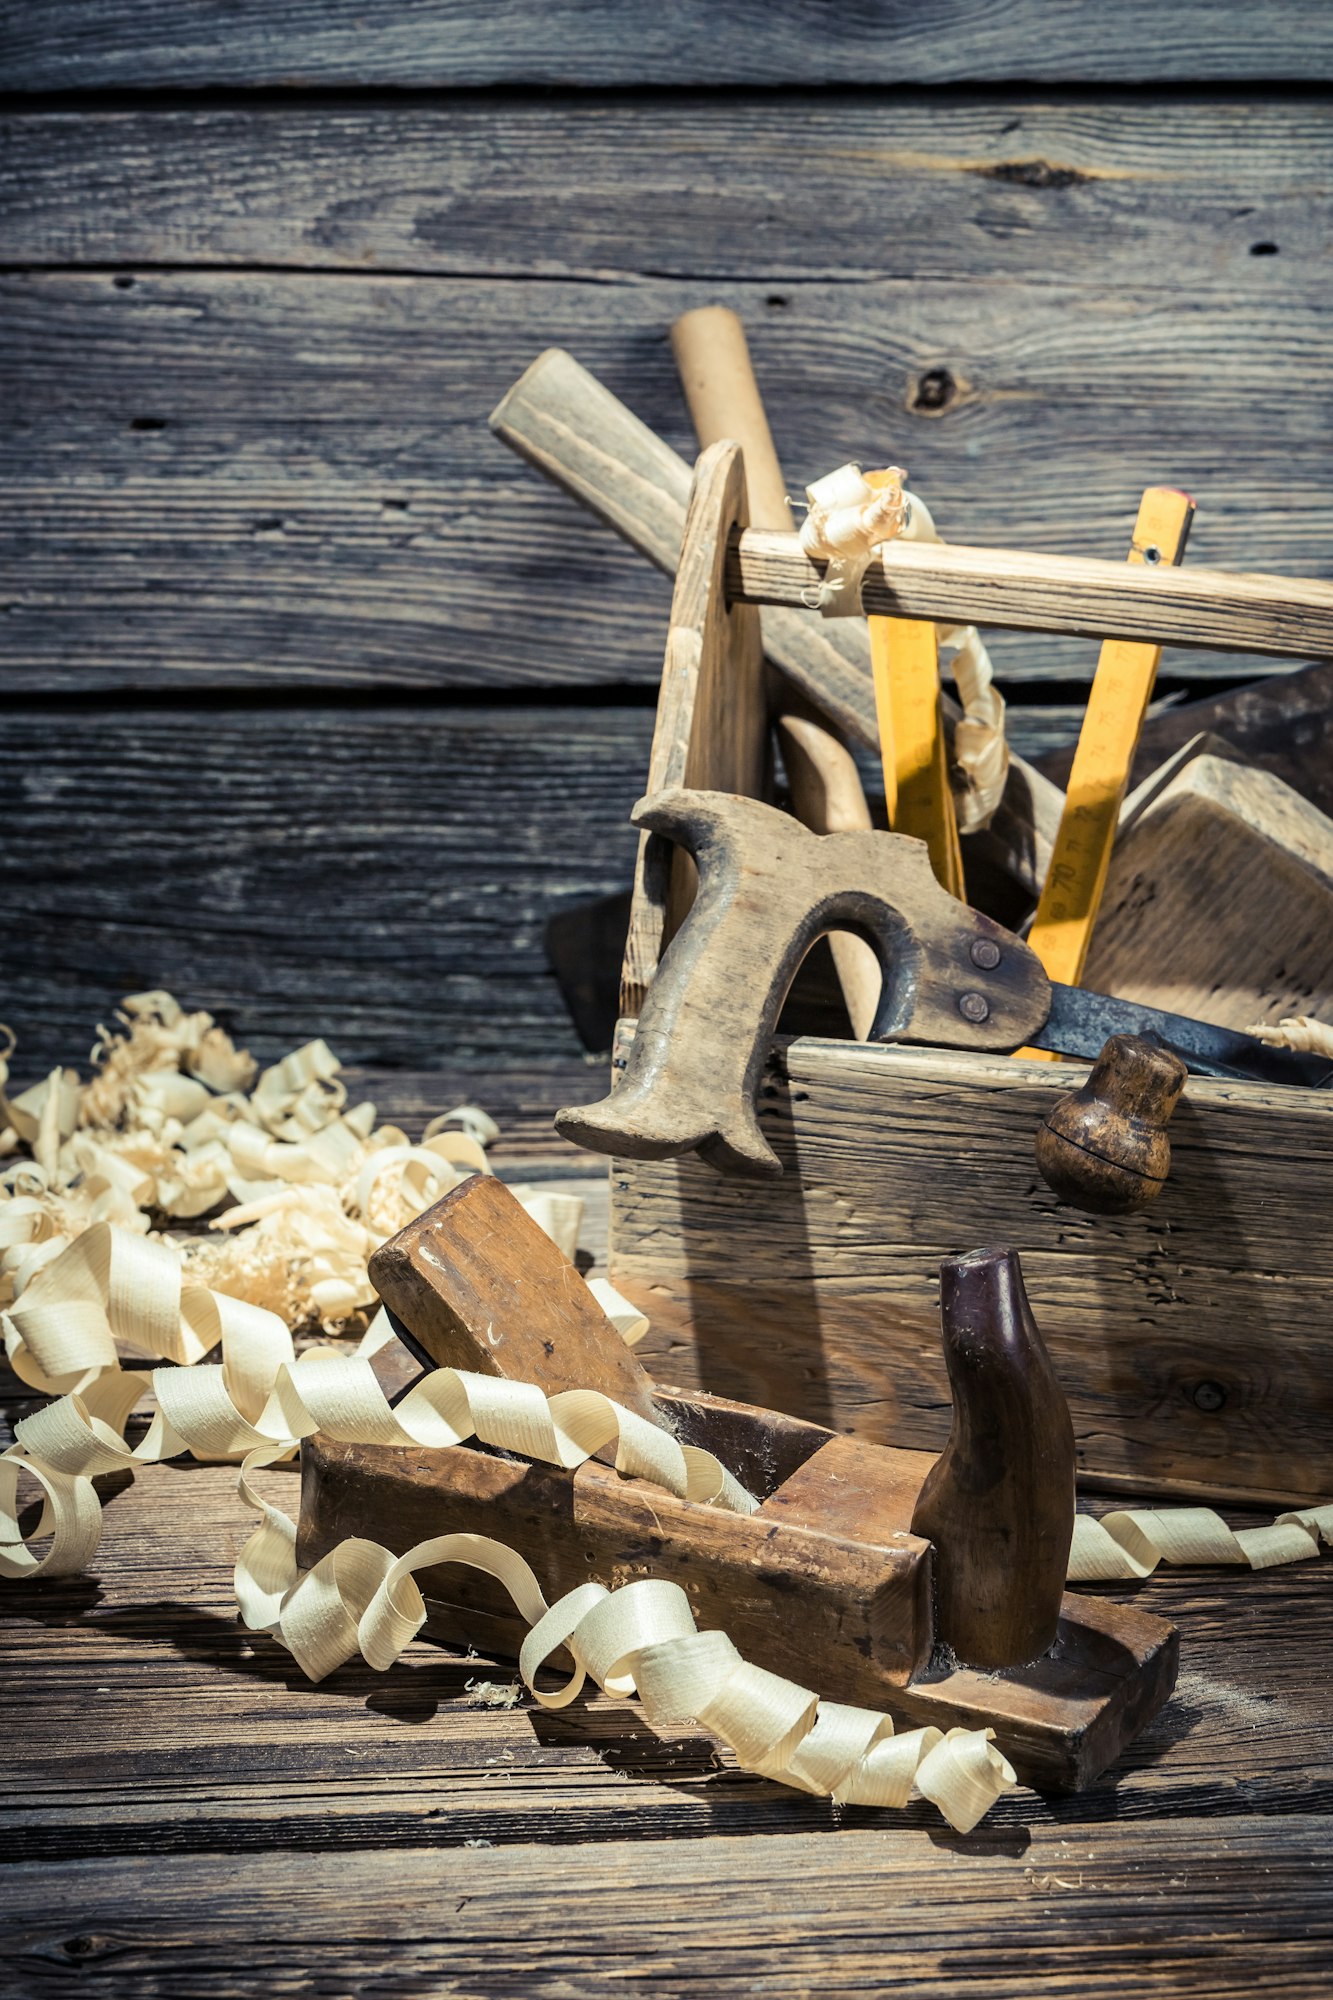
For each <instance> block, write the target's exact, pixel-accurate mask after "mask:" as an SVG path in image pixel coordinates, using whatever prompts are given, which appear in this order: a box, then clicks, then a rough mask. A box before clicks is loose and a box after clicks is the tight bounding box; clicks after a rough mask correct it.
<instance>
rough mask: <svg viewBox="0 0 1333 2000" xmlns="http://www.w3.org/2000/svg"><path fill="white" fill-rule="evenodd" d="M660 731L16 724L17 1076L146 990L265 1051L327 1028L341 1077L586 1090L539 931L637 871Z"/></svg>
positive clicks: (444, 716) (592, 725) (148, 721)
mask: <svg viewBox="0 0 1333 2000" xmlns="http://www.w3.org/2000/svg"><path fill="white" fill-rule="evenodd" d="M651 729H652V715H651V713H650V712H649V711H647V710H634V709H624V708H614V709H604V710H600V711H598V712H596V713H591V712H585V711H582V710H578V709H575V710H558V709H557V710H552V709H544V708H542V707H541V706H540V705H538V706H534V707H532V708H527V709H522V708H509V709H504V710H497V709H472V710H461V711H453V712H450V711H447V710H446V711H441V710H432V709H413V708H407V709H393V708H390V709H388V710H385V711H376V710H372V709H367V710H359V709H347V710H330V709H327V708H323V709H313V708H312V709H307V708H293V709H283V708H258V707H249V708H244V709H235V710H212V711H195V712H191V711H189V710H184V711H173V710H170V709H163V710H153V709H137V710H136V709H133V708H131V709H128V710H115V709H111V710H101V711H98V710H97V709H95V708H94V709H90V710H86V711H84V712H82V713H75V712H73V711H72V710H61V711H54V712H53V711H50V710H48V711H40V710H39V711H32V712H27V713H20V712H15V711H14V710H11V711H10V712H9V713H8V714H7V715H6V717H5V723H4V740H5V753H6V761H7V768H8V772H9V779H8V784H9V800H10V806H11V811H10V813H9V815H8V821H7V826H6V832H5V839H4V843H3V854H2V855H0V908H3V910H4V913H5V921H6V925H7V927H8V934H9V935H10V937H11V940H12V939H16V938H20V937H21V938H22V941H23V942H22V948H21V950H14V949H12V948H11V949H10V951H9V952H8V955H7V963H6V966H5V972H4V978H3V982H0V983H2V984H3V989H4V990H3V1004H2V1005H0V1019H5V1020H8V1021H9V1023H10V1025H11V1026H12V1027H13V1028H14V1029H15V1030H16V1031H17V1032H18V1034H19V1038H20V1039H19V1050H18V1055H17V1057H16V1058H15V1067H14V1076H15V1079H16V1080H17V1079H19V1078H22V1079H23V1080H24V1081H28V1080H35V1079H36V1078H37V1077H38V1076H40V1075H42V1074H44V1073H45V1069H46V1068H48V1067H49V1066H50V1064H51V1063H53V1062H75V1063H77V1062H80V1061H81V1060H83V1059H85V1058H86V1056H87V1052H88V1049H89V1047H90V1046H91V1042H92V1038H93V1031H94V1029H95V1027H96V1024H97V1022H98V1021H99V1020H103V1019H106V1018H107V1017H108V1016H109V1014H110V1012H111V1009H112V1008H113V1007H114V1006H115V1005H116V1003H117V1002H118V1001H119V999H120V998H121V997H122V996H123V995H124V994H126V993H134V992H140V991H142V990H143V989H144V988H145V987H156V986H166V987H169V988H171V989H173V990H175V991H177V992H178V993H179V994H180V995H181V997H182V998H183V999H187V1000H188V1001H189V1003H190V1004H191V1005H192V1006H202V1007H207V1008H209V1009H210V1011H212V1012H214V1013H217V1014H219V1015H220V1016H221V1017H223V1018H224V1019H225V1020H226V1021H228V1022H229V1023H230V1024H231V1026H232V1027H234V1029H235V1030H236V1033H237V1034H238V1036H239V1037H240V1038H241V1039H242V1040H246V1041H249V1042H250V1043H251V1044H252V1046H253V1047H254V1049H255V1051H256V1053H257V1054H260V1055H262V1056H265V1057H268V1058H270V1059H271V1058H272V1057H274V1056H277V1055H280V1054H282V1053H283V1052H284V1051H285V1050H286V1049H288V1048H291V1047H293V1046H295V1045H296V1044H297V1043H298V1042H302V1041H306V1040H308V1039H309V1038H310V1036H312V1035H316V1034H322V1035H324V1036H325V1037H326V1039H327V1040H328V1041H329V1042H330V1044H331V1045H332V1046H333V1048H334V1049H335V1050H336V1051H337V1052H338V1053H339V1054H340V1055H341V1056H343V1058H344V1059H345V1060H347V1061H349V1062H360V1063H362V1064H364V1063H367V1062H370V1063H378V1064H380V1065H389V1064H392V1063H407V1064H413V1063H415V1064H417V1065H418V1066H425V1065H427V1064H436V1063H438V1064H439V1065H441V1066H442V1068H444V1069H445V1070H446V1071H448V1072H451V1073H452V1076H453V1077H454V1078H455V1079H457V1080H458V1083H457V1086H456V1087H457V1088H458V1089H459V1091H460V1092H461V1094H468V1091H469V1087H468V1085H467V1084H466V1081H465V1078H466V1075H467V1072H468V1071H469V1070H475V1069H476V1067H477V1065H478V1063H479V1062H484V1061H486V1060H488V1059H494V1058H499V1060H500V1063H501V1066H503V1064H504V1063H505V1062H508V1061H514V1062H517V1063H518V1064H519V1065H520V1066H521V1065H522V1064H523V1062H524V1061H525V1060H527V1061H529V1062H530V1061H531V1059H533V1058H535V1057H538V1056H541V1057H545V1058H551V1057H555V1058H557V1059H563V1060H565V1061H567V1062H568V1064H569V1065H570V1069H567V1070H566V1071H565V1072H564V1074H565V1076H566V1078H567V1077H568V1076H569V1074H570V1073H571V1070H572V1071H573V1072H574V1073H581V1074H583V1075H585V1076H590V1077H594V1078H600V1075H601V1074H602V1072H601V1070H600V1069H599V1070H596V1071H592V1072H588V1071H586V1070H581V1065H580V1049H579V1044H578V1040H577V1037H576V1036H575V1034H574V1031H573V1028H572V1026H571V1025H570V1022H569V1018H568V1015H567V1014H566V1012H565V1009H564V1006H563V1005H562V1003H561V1000H560V996H559V993H558V992H557V990H556V986H555V982H554V980H553V979H552V977H551V975H550V974H549V972H548V971H547V969H546V964H545V958H544V954H543V949H542V927H543V923H544V921H545V918H546V917H547V915H549V914H550V912H551V911H552V910H553V909H555V908H557V907H559V906H561V905H562V904H565V903H568V902H570V901H578V900H580V899H581V898H586V897H588V896H590V895H597V894H601V893H604V892H606V891H607V890H610V889H615V888H619V887H621V886H623V884H624V883H625V882H627V881H628V879H629V874H630V871H631V869H632V867H633V862H634V842H635V835H634V830H633V828H632V827H631V826H630V824H629V808H630V806H631V804H632V803H633V801H634V799H635V798H636V797H637V795H638V791H639V787H640V785H641V783H642V773H643V768H644V765H645V763H646V761H647V754H648V740H649V735H650V732H651ZM441 1087H442V1088H444V1087H447V1085H446V1082H445V1079H443V1078H442V1080H441ZM581 1087H586V1086H581ZM557 1101H558V1100H557V1099H555V1098H552V1099H551V1101H550V1102H551V1110H552V1111H553V1110H554V1109H555V1105H556V1102H557ZM435 1108H436V1109H437V1110H438V1109H443V1108H446V1107H444V1106H442V1105H439V1104H437V1105H436V1107H435Z"/></svg>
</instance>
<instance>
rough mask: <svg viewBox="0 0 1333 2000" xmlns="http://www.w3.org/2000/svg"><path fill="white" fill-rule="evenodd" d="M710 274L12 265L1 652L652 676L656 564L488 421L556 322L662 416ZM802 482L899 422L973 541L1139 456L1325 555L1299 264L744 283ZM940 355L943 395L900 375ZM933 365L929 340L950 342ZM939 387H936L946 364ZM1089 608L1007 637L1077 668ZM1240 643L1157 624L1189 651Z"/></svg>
mask: <svg viewBox="0 0 1333 2000" xmlns="http://www.w3.org/2000/svg"><path fill="white" fill-rule="evenodd" d="M716 289H717V287H716V285H715V283H714V282H713V281H711V280H707V279H704V280H700V279H689V280H680V281H662V280H655V279H645V280H643V281H638V282H630V281H624V282H613V283H610V284H578V283H571V282H555V283H550V282H545V281H540V282H536V281H525V280H521V279H520V280H515V281H513V282H512V283H500V284H496V283H495V282H494V281H492V280H489V279H488V280H486V281H484V282H476V281H470V280H465V279H457V280H446V279H434V278H408V277H399V278H359V277H351V276H348V275H346V274H336V275H333V276H319V275H316V276H303V275H301V274H299V273H276V274H274V273H239V272H234V273H217V272H197V273H193V274H180V273H172V272H153V273H142V272H141V273H139V274H138V275H136V276H135V277H134V282H133V285H132V286H131V287H130V288H129V289H122V288H120V287H118V286H117V284H116V281H115V277H114V276H113V275H112V274H110V273H104V274H94V273H74V274H56V273H46V274H38V275H36V276H31V277H24V276H15V277H10V278H7V279H5V280H4V281H3V284H2V285H0V329H2V330H0V410H2V411H3V412H4V416H3V417H0V444H2V445H3V447H4V451H5V454H6V459H7V464H8V467H9V470H8V471H7V474H6V479H5V485H4V497H5V501H6V535H5V547H4V556H3V567H2V568H0V580H2V582H3V592H4V597H3V601H4V603H5V604H6V606H7V607H8V610H7V615H6V619H5V632H6V651H7V666H6V674H7V686H8V687H9V688H10V689H11V690H19V689H23V688H32V687H41V688H48V687H54V686H62V687H69V688H71V689H73V688H82V689H87V688H90V687H108V686H116V687H126V686H139V687H144V686H152V687H158V688H163V687H175V688H180V687H183V686H193V687H200V686H205V685H219V684H226V685H231V686H241V685H245V684H246V683H249V684H250V685H254V684H255V683H256V682H260V683H262V684H264V685H273V684H283V685H296V684H308V685H314V684H316V683H319V682H329V683H336V684H341V685H356V686H366V685H370V684H374V685H382V684H385V683H390V682H392V683H397V684H399V685H413V684H415V685H418V686H421V685H436V686H453V687H457V686H463V687H468V688H476V687H479V686H485V685H494V684H497V683H504V684H507V685H511V686H514V685H525V686H528V687H533V686H538V685H542V684H550V683H551V682H553V681H562V682H569V681H579V682H583V683H585V684H600V685H608V684H615V683H618V682H622V681H625V680H636V681H641V682H643V683H645V684H646V683H648V682H650V681H652V680H653V679H655V677H656V675H657V672H658V669H659V667H660V662H661V646H662V633H663V630H664V628H665V621H666V611H667V605H668V602H669V592H668V591H667V588H666V586H665V585H664V584H663V583H661V582H660V581H658V580H656V579H654V578H653V577H652V576H650V575H647V574H646V573H645V571H644V568H643V564H642V562H641V560H640V559H639V558H637V557H635V556H634V555H632V554H631V553H630V552H629V551H627V550H624V549H621V548H618V547H617V546H615V544H614V543H611V542H608V540H607V538H606V536H605V534H604V533H603V532H602V531H601V530H600V529H598V528H597V527H595V526H594V525H593V524H592V523H590V522H588V521H586V520H584V519H582V518H581V517H580V515H579V514H578V512H577V510H576V509H574V508H572V507H571V506H570V505H569V503H568V502H567V501H564V500H562V499H561V498H560V496H559V495H557V494H553V493H549V492H546V491H544V490H543V488H542V486H541V484H540V482H538V481H535V480H533V479H532V477H531V475H530V474H528V473H526V472H524V470H523V469H522V468H521V467H519V466H517V465H516V464H515V463H514V462H513V461H512V459H511V458H510V456H509V455H508V454H507V453H506V452H504V451H503V449H502V448H501V447H500V446H499V445H498V444H496V443H495V441H494V440H493V439H491V438H489V437H488V436H487V434H486V429H485V419H486V415H487V413H488V411H489V410H490V409H491V407H492V406H493V404H494V402H495V400H496V397H497V395H498V394H499V393H501V392H502V391H503V390H504V389H505V388H506V387H508V385H509V384H510V383H511V382H512V381H514V379H515V378H516V376H517V375H518V374H519V373H520V371H521V370H522V369H523V368H524V367H525V366H526V365H527V363H528V362H529V361H530V360H531V359H532V357H533V353H534V351H535V350H537V349H538V348H539V347H541V346H543V345H545V344H548V343H550V342H552V341H556V342H561V343H564V344H566V345H568V346H570V347H571V348H573V349H574V351H575V352H576V353H577V354H578V356H579V358H580V359H582V360H583V361H584V362H585V363H587V364H588V365H589V366H590V367H592V368H593V370H594V371H595V372H596V373H597V374H598V375H599V376H600V377H601V378H602V379H603V380H605V381H606V382H607V384H608V386H609V387H610V388H612V389H613V390H614V391H615V393H616V394H618V395H620V396H622V397H623V398H624V400H625V401H626V402H628V404H629V405H630V407H631V408H633V409H634V410H635V411H636V412H637V413H639V414H640V415H641V416H642V417H643V418H644V419H645V421H646V422H648V423H649V424H650V425H651V426H652V427H653V428H654V429H655V430H657V431H659V432H661V433H663V434H665V435H666V437H667V438H668V441H670V442H673V443H675V444H676V445H678V446H680V447H683V448H685V449H686V450H688V431H687V427H686V418H685V412H684V408H683V404H682V401H681V398H680V392H679V388H678V385H677V383H676V381H675V379H674V373H675V371H674V369H673V366H672V363H671V360H670V357H669V353H668V351H667V345H666V338H667V333H666V330H667V327H668V326H669V324H670V321H671V320H672V318H673V317H674V316H675V315H676V314H677V313H678V312H679V311H680V310H681V309H682V308H683V307H685V306H688V305H691V304H694V303H698V302H700V300H701V299H706V298H707V297H709V296H710V295H711V294H713V293H714V292H715V291H716ZM725 289H726V292H727V295H728V297H729V300H730V302H731V303H732V304H734V305H735V306H736V307H737V308H738V309H739V310H740V311H741V312H742V314H743V316H744V318H745V320H746V323H747V325H748V326H750V327H751V329H752V332H753V341H752V344H753V347H754V354H755V363H756V367H757V368H758V369H759V371H760V372H761V375H762V379H763V381H764V385H765V393H766V396H767V400H768V406H769V411H770V415H771V418H772V421H773V425H774V434H775V436H776V437H777V439H778V442H779V447H780V449H781V451H782V453H783V462H784V465H785V467H786V469H787V471H788V473H789V475H790V477H791V479H792V480H793V481H794V482H800V481H802V480H805V479H809V478H812V477H814V476H816V475H817V474H819V473H822V472H825V471H827V470H828V468H829V466H830V465H833V464H836V463H838V462H840V461H842V460H844V459H847V458H849V457H864V458H867V459H870V460H873V459H874V458H882V457H883V456H884V455H885V453H886V452H888V451H891V452H892V454H893V456H894V457H895V459H896V460H897V461H898V462H899V463H905V464H906V465H908V466H909V467H910V468H911V470H912V473H913V475H914V477H915V479H916V481H917V484H918V485H919V486H920V488H921V490H922V492H923V493H924V494H925V495H926V496H927V498H928V499H929V501H930V503H931V506H932V508H933V510H934V512H935V514H936V518H937V519H938V521H939V523H940V526H941V529H942V531H943V532H944V533H945V534H946V535H947V536H950V537H952V539H953V540H954V541H957V542H970V543H973V544H982V545H991V546H1007V547H1014V548H1024V547H1027V548H1036V549H1038V550H1056V551H1065V552H1068V553H1072V554H1086V555H1097V556H1109V555H1111V554H1114V553H1115V552H1116V551H1117V550H1118V549H1120V548H1122V547H1123V546H1124V543H1125V540H1126V537H1127V535H1128V533H1129V529H1130V526H1131V524H1132V515H1133V508H1134V504H1135V499H1136V496H1137V494H1138V492H1139V490H1140V488H1141V487H1142V485H1143V483H1144V481H1145V480H1147V479H1163V480H1167V481H1169V482H1174V483H1177V484H1183V485H1185V486H1187V487H1188V488H1189V489H1190V490H1191V491H1192V492H1193V493H1194V494H1195V497H1196V499H1197V500H1198V502H1199V508H1200V513H1199V523H1198V528H1197V531H1196V534H1195V537H1194V559H1195V560H1196V561H1197V562H1198V563H1199V564H1200V565H1204V566H1212V567H1226V566H1231V567H1235V568H1245V569H1255V568H1263V567H1269V568H1272V569H1276V570H1279V571H1281V572H1283V573H1287V574H1293V575H1301V574H1304V575H1307V576H1318V575H1320V574H1323V573H1327V571H1328V569H1329V567H1330V561H1331V560H1333V558H1331V556H1330V550H1331V548H1333V542H1331V541H1330V533H1329V525H1328V511H1327V505H1326V479H1325V474H1326V466H1327V458H1328V435H1327V423H1326V416H1325V413H1326V412H1327V410H1328V409H1330V408H1333V397H1330V395H1329V394H1328V388H1329V381H1328V377H1329V373H1330V362H1329V359H1328V356H1327V353H1326V344H1325V343H1324V341H1323V339H1322V308H1321V306H1320V303H1319V300H1318V297H1317V295H1316V294H1314V293H1313V292H1311V293H1309V294H1302V295H1301V296H1300V297H1296V298H1292V297H1287V298H1284V300H1283V301H1282V304H1281V307H1280V309H1276V308H1275V307H1274V306H1270V305H1267V304H1264V303H1263V302H1261V301H1257V300H1254V299H1250V298H1241V299H1239V300H1234V299H1226V300H1222V299H1217V298H1215V297H1187V296H1186V295H1185V294H1184V293H1181V294H1179V295H1173V294H1169V293H1164V292H1153V293H1139V294H1133V295H1131V294H1129V293H1125V294H1122V295H1121V297H1120V300H1119V309H1118V310H1117V312H1115V313H1114V314H1110V313H1108V312H1107V311H1106V310H1105V302H1104V299H1103V298H1102V296H1101V294H1100V293H1099V292H1098V291H1097V289H1096V288H1095V287H1093V286H1088V287H1082V288H1081V287H1078V286H1067V285H1064V284H1058V283H1057V284H1051V285H1048V286H1034V285H1030V284H1027V283H1025V282H1023V281H1021V280H1019V279H1017V278H1014V279H1005V280H1002V281H997V282H996V283H995V284H994V285H991V284H987V285H977V284H969V283H964V282H961V281H957V280H932V279H920V280H916V281H884V282H867V283H865V284H858V285H854V286H846V287H844V286H836V287H828V286H825V285H822V284H819V283H813V282H802V283H799V284H791V285H789V286H787V287H786V288H785V290H784V292H783V294H782V295H783V296H784V297H786V298H787V301H788V303H787V306H786V307H785V308H784V309H782V310H780V311H777V310H772V309H770V308H768V307H767V306H766V305H765V303H764V301H765V299H766V298H767V297H768V296H770V292H771V288H770V287H766V286H763V285H754V284H752V283H746V284H744V285H730V284H728V285H727V286H726V287H725ZM940 371H943V372H944V373H946V374H948V375H949V377H950V379H951V381H952V382H953V384H954V392H953V393H952V394H951V396H950V397H949V399H948V400H947V403H946V405H945V406H944V407H943V408H942V409H941V408H937V407H935V406H934V405H933V404H932V405H930V406H929V407H918V408H915V409H914V408H913V407H912V404H913V401H914V399H915V400H916V401H918V402H919V401H920V398H919V394H918V391H919V389H920V385H921V383H922V382H923V380H924V379H925V377H926V376H930V377H931V378H932V380H933V381H934V380H936V379H937V377H940ZM940 379H942V378H940ZM933 393H934V392H933V390H932V394H933ZM1094 650H1095V649H1094V648H1093V647H1091V646H1089V645H1088V644H1087V643H1086V642H1085V641H1074V642H1069V641H1060V640H1056V639H1049V638H1022V637H1019V636H1016V635H1006V636H1004V637H1003V639H997V642H996V647H995V658H996V663H997V666H998V668H999V669H1000V671H1001V672H1002V673H1008V674H1014V675H1017V676H1018V677H1019V678H1020V679H1022V680H1023V681H1024V682H1028V681H1035V680H1037V679H1040V678H1041V677H1043V676H1045V675H1051V674H1056V675H1067V676H1071V677H1077V678H1079V679H1086V678H1087V677H1088V676H1089V675H1090V674H1091V671H1092V667H1093V664H1094ZM1219 662H1221V671H1223V672H1225V673H1226V674H1228V675H1233V676H1234V675H1235V674H1236V673H1237V672H1239V671H1240V667H1239V665H1238V662H1237V659H1236V657H1235V656H1233V655H1219V654H1217V653H1207V652H1205V653H1201V654H1199V655H1197V656H1191V655H1186V654H1183V653H1178V652H1175V651H1174V650H1173V651H1172V652H1170V653H1169V654H1168V656H1167V659H1166V661H1165V663H1164V669H1163V671H1164V674H1165V675H1167V676H1170V675H1177V676H1179V675H1180V674H1182V673H1184V674H1190V673H1205V674H1206V673H1216V672H1217V671H1218V670H1219Z"/></svg>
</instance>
